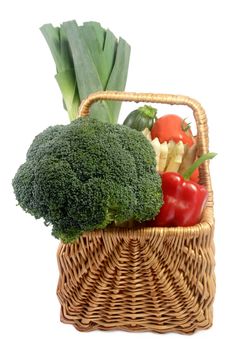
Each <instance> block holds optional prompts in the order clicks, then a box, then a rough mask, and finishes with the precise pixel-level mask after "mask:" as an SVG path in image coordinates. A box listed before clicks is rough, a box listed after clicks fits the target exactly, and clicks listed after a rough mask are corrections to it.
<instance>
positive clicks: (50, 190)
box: [13, 117, 163, 242]
mask: <svg viewBox="0 0 233 350" xmlns="http://www.w3.org/2000/svg"><path fill="white" fill-rule="evenodd" d="M155 166H156V162H155V157H154V151H153V148H152V146H151V144H150V143H149V142H148V141H147V140H146V138H145V137H144V136H143V135H142V133H140V132H138V131H136V130H133V129H130V128H128V127H126V126H122V125H112V124H109V123H103V122H101V121H98V120H95V119H93V118H90V117H86V118H79V119H78V120H75V121H73V122H71V123H70V124H68V125H57V126H53V127H49V128H48V129H46V130H45V131H43V132H42V133H41V134H39V135H37V136H36V137H35V139H34V141H33V143H32V145H31V146H30V148H29V150H28V152H27V158H26V162H25V163H24V164H23V165H21V166H20V168H19V170H18V172H17V173H16V175H15V177H14V179H13V187H14V191H15V195H16V198H17V200H18V203H19V205H20V206H21V207H22V208H23V209H24V210H25V211H27V212H29V213H30V214H32V215H34V216H35V218H37V219H38V218H42V217H43V218H44V219H45V222H46V223H47V224H52V225H53V231H52V233H53V235H54V236H55V237H57V238H61V239H62V240H63V241H64V242H71V241H73V240H75V239H76V238H77V237H78V236H79V235H80V234H82V233H83V232H85V231H91V230H93V229H98V228H105V227H106V226H107V225H108V224H110V223H116V224H120V223H123V222H125V221H128V220H135V221H139V222H140V221H145V220H149V219H152V218H153V217H154V216H155V215H156V214H157V213H158V212H159V209H160V208H161V205H162V203H163V199H162V189H161V178H160V175H159V174H158V173H157V172H156V171H155Z"/></svg>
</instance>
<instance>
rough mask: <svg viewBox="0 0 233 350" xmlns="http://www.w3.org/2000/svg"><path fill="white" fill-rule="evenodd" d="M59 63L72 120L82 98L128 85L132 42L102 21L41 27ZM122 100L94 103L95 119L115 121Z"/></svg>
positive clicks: (58, 72)
mask: <svg viewBox="0 0 233 350" xmlns="http://www.w3.org/2000/svg"><path fill="white" fill-rule="evenodd" d="M41 32H42V33H43V35H44V37H45V39H46V41H47V43H48V46H49V48H50V50H51V53H52V56H53V59H54V61H55V64H56V70H57V74H56V80H57V83H58V85H59V87H60V90H61V92H62V95H63V101H64V107H65V109H66V110H67V111H68V114H69V118H70V120H74V119H75V118H76V117H77V113H78V108H79V105H80V102H81V101H82V100H83V99H84V98H86V97H87V96H88V95H89V94H90V93H92V92H95V91H99V90H119V91H122V90H124V89H125V84H126V80H127V74H128V66H129V56H130V46H129V45H128V44H127V42H126V41H125V40H124V39H122V38H120V39H119V40H117V38H116V37H115V36H114V35H113V33H112V32H111V31H109V30H108V29H107V30H105V29H103V28H102V27H101V25H100V24H99V23H96V22H86V23H84V24H83V25H82V26H78V25H77V23H76V21H68V22H64V23H63V24H61V25H60V27H58V28H55V27H53V26H52V25H51V24H45V25H43V26H42V27H41ZM120 106H121V103H120V102H117V103H116V102H112V101H108V102H106V101H102V102H98V103H96V104H95V105H94V106H93V107H92V116H94V117H95V118H96V119H99V120H102V121H107V122H110V123H116V122H117V119H118V115H119V112H120Z"/></svg>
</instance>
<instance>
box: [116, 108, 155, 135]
mask: <svg viewBox="0 0 233 350" xmlns="http://www.w3.org/2000/svg"><path fill="white" fill-rule="evenodd" d="M156 113H157V109H155V108H153V107H151V106H147V105H145V106H143V107H139V108H138V109H136V110H135V111H132V112H131V113H130V114H129V115H128V117H127V118H126V119H125V121H124V123H123V124H124V125H127V126H129V127H130V128H132V129H136V130H138V131H143V130H144V129H146V128H147V129H149V130H151V128H152V126H153V124H154V123H155V121H156V119H157V118H156Z"/></svg>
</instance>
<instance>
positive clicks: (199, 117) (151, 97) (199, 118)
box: [78, 91, 209, 154]
mask: <svg viewBox="0 0 233 350" xmlns="http://www.w3.org/2000/svg"><path fill="white" fill-rule="evenodd" d="M103 100H111V101H125V102H151V103H154V102H156V103H163V104H170V105H186V106H188V107H190V108H191V109H192V111H193V115H194V118H195V121H196V125H197V136H198V146H199V147H198V149H199V153H200V154H203V153H207V152H208V147H209V139H208V126H207V118H206V114H205V111H204V109H203V108H202V106H201V105H200V103H199V102H197V101H196V100H194V99H192V98H190V97H187V96H182V95H171V94H153V93H138V92H121V91H98V92H95V93H92V94H90V95H89V96H88V97H87V98H86V99H85V100H83V101H82V103H81V106H80V108H79V113H78V116H79V117H84V116H87V115H89V113H90V107H91V105H92V104H93V103H95V102H98V101H103Z"/></svg>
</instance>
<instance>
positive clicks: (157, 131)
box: [151, 114, 195, 146]
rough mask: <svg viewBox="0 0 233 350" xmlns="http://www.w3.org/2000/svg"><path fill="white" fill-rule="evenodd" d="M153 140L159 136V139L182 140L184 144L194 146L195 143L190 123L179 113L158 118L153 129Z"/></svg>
mask: <svg viewBox="0 0 233 350" xmlns="http://www.w3.org/2000/svg"><path fill="white" fill-rule="evenodd" d="M151 137H152V140H153V139H154V138H155V137H158V139H159V141H160V142H161V143H163V142H164V141H167V142H168V141H170V140H172V141H174V142H175V143H178V142H179V141H182V142H183V144H187V145H188V146H192V145H193V144H194V143H195V139H194V137H193V134H192V131H191V129H190V124H187V123H186V121H185V119H182V118H181V117H179V116H178V115H175V114H168V115H164V116H163V117H160V118H158V120H157V121H156V123H154V125H153V127H152V129H151Z"/></svg>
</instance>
